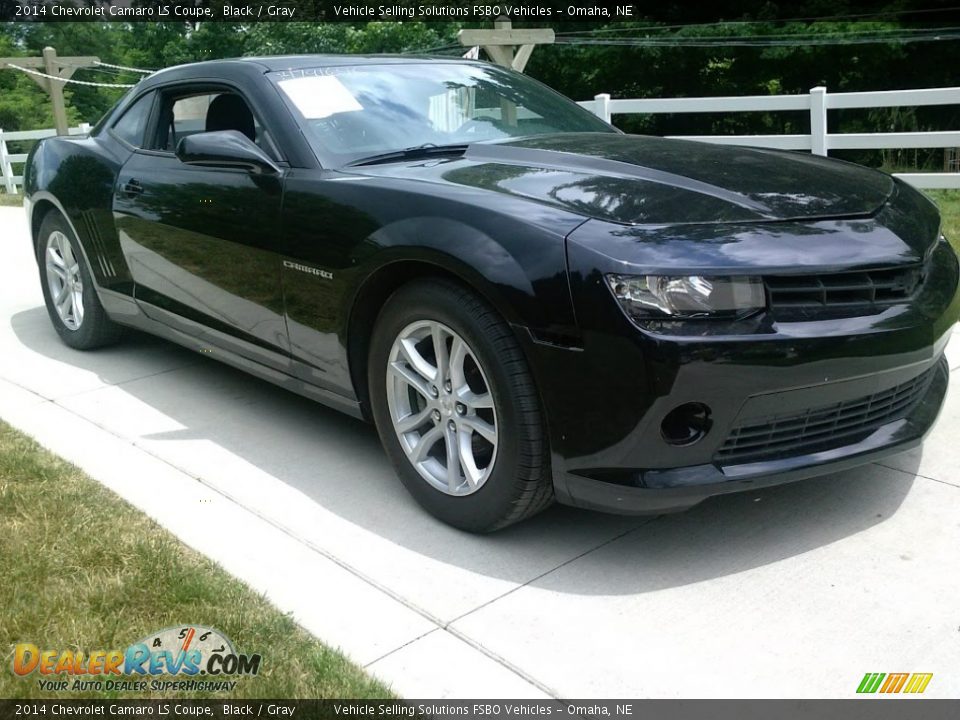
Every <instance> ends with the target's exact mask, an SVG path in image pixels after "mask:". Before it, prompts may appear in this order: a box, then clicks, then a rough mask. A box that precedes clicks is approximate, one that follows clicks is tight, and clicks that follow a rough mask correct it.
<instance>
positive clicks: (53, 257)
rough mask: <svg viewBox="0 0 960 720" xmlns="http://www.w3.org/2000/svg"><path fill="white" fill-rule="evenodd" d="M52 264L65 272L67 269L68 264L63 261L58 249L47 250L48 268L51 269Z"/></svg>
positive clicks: (50, 248)
mask: <svg viewBox="0 0 960 720" xmlns="http://www.w3.org/2000/svg"><path fill="white" fill-rule="evenodd" d="M51 264H52V265H53V266H54V267H57V268H62V269H63V270H66V268H67V264H66V263H65V262H64V261H63V258H62V257H61V256H60V254H59V253H58V252H57V250H56V248H52V247H49V248H47V266H48V267H49V266H50V265H51Z"/></svg>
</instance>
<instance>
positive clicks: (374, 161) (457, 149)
mask: <svg viewBox="0 0 960 720" xmlns="http://www.w3.org/2000/svg"><path fill="white" fill-rule="evenodd" d="M467 147H469V146H468V145H434V144H433V143H424V144H423V145H417V146H416V147H409V148H405V149H404V150H394V151H393V152H387V153H381V154H380V155H371V156H370V157H365V158H360V159H359V160H354V161H353V162H350V163H347V166H348V167H357V166H360V165H378V164H380V163H388V162H394V161H396V160H417V159H419V158H427V157H434V156H437V155H462V154H463V153H465V152H466V151H467Z"/></svg>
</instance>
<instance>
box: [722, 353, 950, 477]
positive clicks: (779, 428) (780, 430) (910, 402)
mask: <svg viewBox="0 0 960 720" xmlns="http://www.w3.org/2000/svg"><path fill="white" fill-rule="evenodd" d="M936 369H937V368H936V366H934V367H933V368H931V369H930V370H927V371H926V372H924V373H923V374H921V375H919V376H917V377H915V378H914V379H913V380H908V381H906V382H903V383H900V384H899V385H897V386H895V387H892V388H889V389H888V390H883V391H881V392H878V393H874V394H873V395H868V396H866V397H861V398H856V399H854V400H846V401H844V402H839V403H834V404H832V405H826V406H823V407H819V408H810V409H809V410H805V411H803V412H800V413H797V414H794V415H780V416H774V417H770V418H766V419H764V420H763V421H761V422H756V421H754V422H751V424H749V425H741V426H738V427H735V428H734V429H733V430H732V431H731V432H730V435H729V436H728V437H727V439H726V441H725V442H724V443H723V445H722V446H721V447H720V449H719V450H718V451H717V454H716V460H717V461H719V462H721V463H722V464H725V465H732V464H737V463H745V462H754V461H757V460H763V459H767V458H770V457H771V456H778V457H790V456H793V455H806V454H808V453H812V452H819V451H821V450H830V449H832V448H837V447H842V446H844V445H849V444H851V443H854V442H858V441H859V440H862V439H863V438H865V437H866V436H867V435H869V434H870V433H872V432H873V431H874V430H876V429H877V428H879V427H880V426H881V425H885V424H887V423H889V422H893V421H894V420H899V419H901V418H903V417H906V416H907V415H908V414H909V413H910V412H911V410H913V408H914V406H915V405H916V404H917V403H918V402H919V401H920V398H922V397H923V395H924V393H926V391H927V388H929V387H930V383H931V381H932V380H933V376H934V373H935V372H936Z"/></svg>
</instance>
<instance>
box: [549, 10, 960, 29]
mask: <svg viewBox="0 0 960 720" xmlns="http://www.w3.org/2000/svg"><path fill="white" fill-rule="evenodd" d="M957 10H960V6H954V7H948V8H925V9H920V10H890V11H888V12H875V13H861V14H859V15H821V16H818V17H799V18H773V19H770V20H721V21H719V22H703V23H682V24H678V25H648V26H645V27H627V28H594V29H593V30H571V31H569V32H564V33H557V37H561V36H566V35H578V34H581V33H621V32H624V33H625V32H643V31H644V30H681V29H684V28H694V27H715V26H717V25H777V24H786V23H796V22H819V21H823V22H831V21H832V22H839V21H842V20H862V19H864V18H886V17H895V16H900V15H921V14H926V13H942V12H954V11H957Z"/></svg>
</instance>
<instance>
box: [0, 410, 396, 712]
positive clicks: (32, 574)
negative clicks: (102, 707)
mask: <svg viewBox="0 0 960 720" xmlns="http://www.w3.org/2000/svg"><path fill="white" fill-rule="evenodd" d="M0 588H2V594H0V638H2V640H0V642H3V643H4V644H5V645H4V652H5V659H4V663H3V667H2V669H0V698H18V699H19V698H43V697H60V698H66V697H96V698H107V697H160V695H157V694H149V693H136V694H131V693H116V692H115V693H107V692H102V693H96V692H90V693H82V692H81V693H54V692H44V691H41V690H40V689H39V687H38V683H37V679H38V678H39V677H40V675H39V673H38V672H34V673H32V674H31V675H29V676H27V677H26V678H21V677H18V676H16V675H14V673H13V672H12V670H11V662H12V657H13V648H14V645H15V644H16V643H18V642H31V643H33V644H35V645H37V646H38V647H39V648H40V649H41V650H43V649H59V650H72V651H77V650H83V651H85V652H90V651H93V650H110V649H123V648H126V647H127V646H128V645H130V644H131V643H133V642H136V641H137V640H139V639H140V638H143V637H144V636H146V635H147V634H149V633H152V632H155V631H157V630H161V629H163V628H166V627H170V626H177V625H181V624H195V625H206V626H210V627H214V628H217V629H218V630H220V631H222V632H223V633H224V634H225V635H226V636H227V637H229V638H231V639H232V640H233V642H234V646H235V647H236V649H237V652H240V653H247V654H250V653H260V654H261V655H262V658H263V659H262V663H261V669H260V673H259V674H258V675H257V676H256V677H246V678H241V679H240V680H239V682H238V683H237V685H236V687H235V689H234V690H233V691H232V692H231V693H170V694H167V695H164V697H171V698H173V697H197V698H202V697H211V698H218V699H219V698H226V697H237V698H239V697H248V698H278V699H288V698H290V699H292V698H389V697H390V693H389V691H388V690H387V689H386V688H385V687H383V686H382V685H380V684H379V683H378V682H376V681H375V680H373V679H371V678H370V677H368V676H366V675H364V673H363V671H362V670H360V669H359V668H357V667H356V666H354V665H352V664H351V663H350V662H349V661H347V660H346V659H345V658H344V657H343V656H342V655H341V654H340V653H338V652H336V651H335V650H332V649H330V648H328V647H325V646H324V645H323V644H321V643H320V642H318V641H317V640H316V639H314V638H313V637H312V636H311V635H309V634H308V633H307V632H305V631H304V630H302V629H301V628H300V627H298V626H297V625H296V624H295V623H294V622H293V621H292V620H291V619H290V618H289V617H288V616H286V615H284V614H283V613H281V612H280V611H279V610H277V609H276V608H274V607H273V606H271V605H270V603H268V602H267V601H266V600H264V599H263V598H262V597H261V596H259V595H258V594H257V593H255V592H253V591H252V590H251V589H250V588H248V587H247V586H246V585H244V584H243V583H241V582H240V581H239V580H236V579H234V578H233V577H232V576H230V575H229V574H227V573H226V572H225V571H223V570H222V569H220V568H219V567H218V566H217V565H215V564H214V563H213V562H211V561H210V560H207V559H206V558H205V557H203V556H202V555H200V554H199V553H197V552H194V551H193V550H190V549H189V548H187V547H186V546H185V545H183V544H182V543H180V542H179V541H178V540H177V539H176V538H175V537H174V536H173V535H171V534H170V533H168V532H167V531H166V530H164V529H162V528H161V527H160V526H158V525H157V524H156V523H154V522H153V521H152V520H150V519H149V518H148V517H147V516H146V515H144V514H142V513H141V512H139V511H138V510H136V509H134V508H133V507H131V506H130V505H128V504H127V503H126V502H124V501H123V500H121V499H120V498H119V497H117V496H116V495H115V494H113V493H112V492H111V491H109V490H107V489H106V488H104V487H102V486H101V485H100V484H98V483H97V482H95V481H93V480H91V479H90V478H88V477H86V476H85V475H84V474H83V473H82V472H81V471H80V470H78V469H77V468H75V467H74V466H72V465H70V464H69V463H67V462H65V461H63V460H61V459H59V458H58V457H56V456H55V455H53V454H51V453H49V452H47V451H46V450H44V449H43V448H41V447H40V446H39V445H37V443H35V442H34V441H33V440H31V439H29V438H28V437H26V436H25V435H23V434H21V433H20V432H18V431H16V430H14V429H12V428H11V427H10V426H9V425H7V424H5V423H3V422H0ZM336 591H337V589H336V588H330V592H336ZM48 677H49V678H52V679H57V678H55V677H54V676H48ZM68 677H69V676H63V678H68ZM76 677H80V678H83V676H76ZM87 677H90V676H87ZM69 679H70V680H71V681H72V680H73V679H74V678H73V677H69ZM113 679H116V680H134V679H136V678H128V677H126V676H113ZM161 679H170V678H161ZM177 679H184V677H183V676H182V675H181V676H179V677H178V678H177ZM198 679H201V678H198ZM202 679H212V678H211V677H210V676H207V677H206V678H202Z"/></svg>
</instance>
